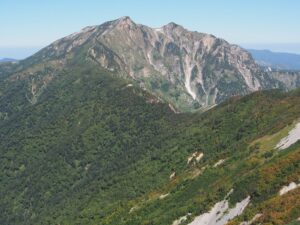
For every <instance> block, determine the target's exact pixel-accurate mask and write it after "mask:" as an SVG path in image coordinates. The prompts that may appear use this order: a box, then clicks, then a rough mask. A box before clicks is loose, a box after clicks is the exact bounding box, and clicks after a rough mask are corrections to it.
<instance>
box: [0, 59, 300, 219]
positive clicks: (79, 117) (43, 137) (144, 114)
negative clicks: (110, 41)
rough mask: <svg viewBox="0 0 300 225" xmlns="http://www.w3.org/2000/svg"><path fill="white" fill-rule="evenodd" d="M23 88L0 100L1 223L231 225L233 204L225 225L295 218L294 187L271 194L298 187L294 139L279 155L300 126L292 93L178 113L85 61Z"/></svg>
mask: <svg viewBox="0 0 300 225" xmlns="http://www.w3.org/2000/svg"><path fill="white" fill-rule="evenodd" d="M15 83H16V82H14V84H15ZM17 83H18V82H17ZM27 89H28V86H26V83H22V82H20V83H19V85H18V86H11V89H9V90H11V91H10V92H8V93H4V94H2V95H1V97H0V106H1V107H0V108H1V110H6V111H5V112H6V113H2V114H1V120H0V126H1V130H0V155H1V157H0V166H1V169H0V182H1V185H0V196H2V197H1V198H0V223H1V224H22V225H23V224H118V225H122V224H128V225H129V224H130V225H134V224H136V225H140V224H164V225H165V224H187V223H190V222H192V221H193V220H194V218H196V220H195V221H194V222H195V223H194V224H197V223H196V222H197V220H199V218H198V217H197V216H199V215H200V214H202V213H205V212H208V211H209V210H210V209H211V208H212V207H213V206H214V205H215V204H217V206H219V205H224V207H225V209H226V210H225V212H227V211H228V212H229V211H230V212H231V214H230V215H231V216H230V217H229V218H231V219H233V218H234V217H235V216H237V215H239V213H238V214H236V213H234V212H233V211H232V210H231V209H233V207H235V205H236V203H238V210H239V211H241V208H240V206H239V205H240V204H243V205H244V208H245V209H244V211H245V212H244V213H243V214H242V216H241V217H236V218H235V220H234V221H231V223H233V224H239V222H240V221H243V220H245V221H247V220H251V219H252V217H254V216H255V215H256V214H261V216H260V217H259V218H258V221H260V222H261V223H263V224H267V222H274V224H285V223H288V222H292V221H294V220H296V219H297V218H298V217H299V214H300V209H299V207H298V206H299V204H298V202H299V196H300V195H299V193H298V191H299V189H297V188H296V189H295V190H291V191H289V192H288V193H285V194H283V195H279V191H280V189H281V188H283V186H287V185H289V184H290V183H292V182H294V183H295V184H297V183H298V182H299V178H300V176H299V174H300V170H299V169H300V168H299V160H300V159H299V156H300V154H299V153H300V148H299V147H300V146H299V142H298V143H296V144H295V143H294V142H292V143H294V144H293V145H292V146H290V147H289V148H288V149H284V150H281V151H279V150H277V149H276V148H277V147H276V145H277V144H278V143H280V140H281V139H282V138H284V137H285V136H287V135H288V133H289V131H290V130H292V129H293V128H294V127H295V124H296V123H297V122H298V121H299V115H300V104H299V102H300V92H299V91H294V92H291V93H281V92H279V91H269V92H258V93H254V94H253V95H250V96H246V97H244V98H234V99H231V100H230V101H227V102H225V103H223V104H221V105H219V106H217V107H215V108H214V109H211V110H209V111H208V112H206V113H204V114H197V113H196V114H176V113H174V112H173V111H172V110H171V108H170V107H169V106H168V104H164V103H162V102H161V101H160V100H159V99H157V98H156V97H154V96H152V95H150V94H149V93H147V92H145V91H143V90H141V89H140V88H137V87H134V86H132V84H131V83H128V81H126V80H124V79H121V78H118V77H117V75H116V74H113V73H112V72H110V71H107V70H105V69H101V68H99V66H96V65H95V64H93V63H84V64H81V65H78V66H77V67H76V66H74V67H72V68H69V69H64V70H63V71H62V72H61V73H60V74H59V75H57V76H56V77H55V79H53V80H52V82H49V83H48V84H47V88H45V90H44V91H43V92H41V93H40V95H39V101H37V102H36V103H35V104H27V102H28V99H29V96H26V95H25V93H26V92H27ZM24 96H25V97H24ZM231 189H233V191H230V190H231ZM226 196H227V197H226ZM249 196H250V197H249ZM225 197H226V199H227V200H226V201H225V200H224V198H225ZM218 202H219V203H218ZM249 202H250V203H249ZM283 204H284V205H285V210H284V211H282V210H281V208H280V207H279V206H281V205H283ZM229 209H230V210H229ZM225 212H224V213H225ZM240 213H242V211H241V212H240ZM225 214H226V213H225ZM219 217H220V216H218V215H213V216H212V217H211V218H212V220H217V219H218V218H219ZM227 217H228V216H226V217H222V219H221V220H220V221H225V222H227V221H228V220H227V219H226V218H227ZM197 218H198V219H197ZM200 219H201V218H200ZM178 220H179V222H178ZM211 224H216V223H211ZM222 224H225V223H222Z"/></svg>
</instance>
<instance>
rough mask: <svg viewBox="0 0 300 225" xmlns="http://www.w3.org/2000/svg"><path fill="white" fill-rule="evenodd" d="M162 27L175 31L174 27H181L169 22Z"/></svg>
mask: <svg viewBox="0 0 300 225" xmlns="http://www.w3.org/2000/svg"><path fill="white" fill-rule="evenodd" d="M164 27H166V28H169V29H175V28H176V27H181V26H180V25H178V24H177V23H174V22H170V23H168V24H166V25H165V26H164Z"/></svg>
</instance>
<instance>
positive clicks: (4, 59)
mask: <svg viewBox="0 0 300 225" xmlns="http://www.w3.org/2000/svg"><path fill="white" fill-rule="evenodd" d="M16 61H18V60H17V59H11V58H0V63H1V62H16Z"/></svg>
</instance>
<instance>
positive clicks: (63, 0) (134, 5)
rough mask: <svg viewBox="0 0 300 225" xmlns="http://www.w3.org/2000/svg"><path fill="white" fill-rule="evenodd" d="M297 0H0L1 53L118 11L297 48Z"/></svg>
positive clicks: (40, 43) (25, 48)
mask: <svg viewBox="0 0 300 225" xmlns="http://www.w3.org/2000/svg"><path fill="white" fill-rule="evenodd" d="M299 12H300V1H299V0H209V1H208V0H205V1H204V0H182V1H180V0H151V1H150V0H149V1H145V0H139V1H138V0H123V1H122V0H106V1H101V0H97V1H96V0H81V1H79V0H43V1H41V0H0V27H1V33H0V57H15V58H23V57H25V56H28V55H30V54H31V53H32V52H34V51H36V50H37V49H39V48H41V47H44V46H46V45H48V44H50V43H51V42H53V41H55V40H56V39H58V38H61V37H63V36H66V35H68V34H70V33H73V32H75V31H78V30H80V29H81V28H83V27H85V26H88V25H95V24H101V23H103V22H105V21H107V20H113V19H116V18H119V17H121V16H125V15H127V16H130V17H131V18H132V19H133V20H134V21H135V22H137V23H142V24H145V25H148V26H150V27H161V26H162V25H164V24H167V23H169V22H171V21H173V22H175V23H178V24H180V25H182V26H184V27H186V28H188V29H190V30H196V31H199V32H205V33H211V34H214V35H215V36H218V37H222V38H224V39H226V40H227V41H229V42H230V43H235V44H241V45H242V46H245V47H254V48H256V47H257V48H269V49H272V50H275V51H287V52H298V53H300V29H299V28H300V22H299V21H300V13H299Z"/></svg>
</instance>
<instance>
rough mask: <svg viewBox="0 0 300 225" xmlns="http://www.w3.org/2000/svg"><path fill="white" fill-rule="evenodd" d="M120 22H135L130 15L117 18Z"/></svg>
mask: <svg viewBox="0 0 300 225" xmlns="http://www.w3.org/2000/svg"><path fill="white" fill-rule="evenodd" d="M116 22H117V23H118V24H135V22H133V20H132V19H131V18H130V17H129V16H122V17H120V18H119V19H117V20H116Z"/></svg>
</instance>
